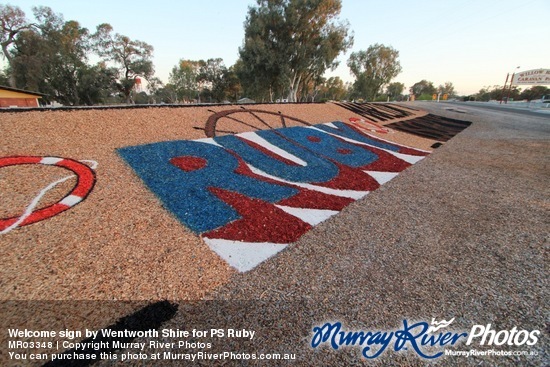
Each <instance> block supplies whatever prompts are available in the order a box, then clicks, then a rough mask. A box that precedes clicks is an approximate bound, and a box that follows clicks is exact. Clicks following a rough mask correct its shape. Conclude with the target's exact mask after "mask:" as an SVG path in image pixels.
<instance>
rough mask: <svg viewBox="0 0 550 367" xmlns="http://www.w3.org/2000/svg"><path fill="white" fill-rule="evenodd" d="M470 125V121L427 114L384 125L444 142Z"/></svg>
mask: <svg viewBox="0 0 550 367" xmlns="http://www.w3.org/2000/svg"><path fill="white" fill-rule="evenodd" d="M471 124H472V123H471V122H470V121H462V120H456V119H451V118H448V117H442V116H436V115H432V114H428V115H426V116H422V117H417V118H414V119H410V120H405V121H397V122H392V123H391V124H388V125H386V127H389V128H392V129H396V130H399V131H403V132H406V133H409V134H413V135H417V136H421V137H423V138H428V139H435V140H439V141H443V142H445V141H448V140H449V139H451V138H452V137H454V136H455V135H456V134H458V133H459V132H461V131H462V130H464V129H465V128H467V127H468V126H470V125H471Z"/></svg>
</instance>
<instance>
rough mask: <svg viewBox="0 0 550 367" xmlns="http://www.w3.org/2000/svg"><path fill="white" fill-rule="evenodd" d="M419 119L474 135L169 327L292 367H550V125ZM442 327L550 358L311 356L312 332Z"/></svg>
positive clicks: (474, 114)
mask: <svg viewBox="0 0 550 367" xmlns="http://www.w3.org/2000/svg"><path fill="white" fill-rule="evenodd" d="M419 105H421V106H422V107H423V108H426V109H428V110H430V111H431V112H432V113H435V114H439V115H443V116H447V117H451V118H457V119H468V120H471V121H474V124H473V125H472V126H471V127H469V128H468V129H467V130H465V131H464V132H462V133H461V134H459V135H458V136H457V137H455V138H454V139H452V140H451V141H449V142H448V143H445V145H444V146H443V147H441V148H439V149H437V150H436V151H435V152H434V153H432V155H430V156H429V157H428V158H427V159H425V160H423V161H422V162H420V163H418V164H416V165H415V166H414V167H411V168H410V169H407V170H406V171H405V172H403V173H402V174H401V175H399V177H397V178H396V179H394V180H392V181H391V182H390V183H388V184H386V185H384V186H383V187H382V188H380V189H379V190H377V191H375V192H374V193H372V194H370V195H369V196H368V197H366V198H365V199H362V200H359V201H357V202H355V203H353V204H352V205H350V206H348V207H347V208H345V209H344V210H343V211H342V212H341V213H340V214H339V215H338V216H336V217H335V218H333V219H331V220H329V221H326V222H324V223H322V224H320V225H318V226H317V227H315V228H314V229H313V230H312V231H310V232H309V233H307V234H306V235H305V236H303V237H302V238H301V239H300V240H299V241H298V242H297V243H296V244H294V245H292V246H291V247H290V248H288V249H287V250H285V251H284V252H283V253H281V254H279V255H278V256H277V257H275V258H274V259H271V260H270V261H267V262H265V263H263V264H261V265H260V266H258V268H256V269H254V270H252V271H250V272H248V273H246V274H239V275H236V276H234V277H232V279H231V281H230V282H229V283H228V284H226V285H224V286H223V287H222V288H220V289H218V290H217V291H216V292H214V293H212V294H210V295H209V297H208V298H209V299H211V301H207V302H202V303H199V304H196V305H193V304H180V311H179V312H178V314H177V315H176V316H175V317H174V318H173V319H172V320H170V321H169V322H168V323H166V324H165V325H164V326H163V327H169V328H184V327H186V328H192V327H194V326H196V325H199V326H203V327H204V328H205V329H206V328H207V327H223V326H220V325H226V327H234V328H237V329H239V328H247V329H252V330H256V332H257V334H258V337H257V339H255V340H254V341H253V342H246V343H244V342H239V341H231V340H230V341H226V340H224V341H223V342H220V341H218V340H217V339H215V338H214V339H212V340H209V341H211V342H212V343H213V345H215V346H219V349H218V350H242V351H245V350H249V351H255V352H280V353H292V352H294V353H296V354H297V359H298V361H297V362H293V363H288V365H300V366H352V365H376V366H423V365H437V366H546V365H548V363H549V359H548V354H547V353H548V332H549V331H548V319H549V316H550V315H549V312H548V311H549V309H548V303H549V301H550V298H549V293H548V289H549V284H548V260H549V257H548V254H549V252H548V249H549V247H548V228H550V227H549V224H550V223H549V220H548V218H549V217H548V209H549V201H548V199H549V195H548V194H549V189H548V188H549V187H550V186H549V183H550V182H549V181H550V180H549V176H548V172H549V169H548V168H549V167H548V164H549V155H548V141H549V139H550V120H548V117H524V116H520V115H514V114H507V113H489V112H484V111H477V110H472V111H470V112H468V113H467V114H457V113H452V112H448V111H446V110H444V109H443V107H442V106H440V105H436V104H419V103H415V106H419ZM432 317H434V318H436V319H438V320H440V319H446V320H449V319H451V318H453V317H454V318H456V319H455V322H454V324H453V326H452V328H453V330H458V331H461V330H462V331H469V330H470V329H471V327H472V326H473V325H475V324H482V325H486V324H489V323H490V324H492V327H493V329H495V330H510V329H512V328H513V327H514V326H517V328H518V330H521V329H525V330H540V331H541V334H540V338H539V342H538V343H537V344H536V346H533V347H525V348H521V347H513V346H512V347H509V346H505V347H494V346H493V347H492V348H493V349H497V350H498V349H502V350H522V349H525V350H528V351H535V352H538V356H535V357H502V356H500V357H495V356H493V357H489V356H483V357H468V358H466V357H450V356H449V357H441V358H439V359H438V360H436V361H435V362H434V363H432V364H430V363H428V362H427V360H424V359H421V358H419V357H418V356H417V355H416V354H415V353H413V352H403V351H401V352H396V353H392V352H387V353H385V354H384V355H383V356H381V357H379V358H378V359H376V360H372V361H368V362H366V361H365V360H363V359H361V356H360V349H359V348H343V349H340V350H338V351H334V350H332V349H329V348H328V347H322V348H318V349H315V350H313V349H312V348H310V347H309V344H310V342H311V336H312V332H311V330H312V328H313V327H314V326H315V325H322V324H323V323H324V322H327V321H333V322H334V321H341V322H342V323H343V325H345V326H346V328H347V330H395V329H397V328H399V327H402V322H403V321H402V320H403V319H408V320H410V321H413V320H424V321H427V322H430V320H431V319H432ZM229 325H230V326H229ZM220 344H221V346H220ZM471 348H472V346H470V347H467V346H465V345H464V344H459V345H457V346H454V347H452V348H451V349H457V350H469V349H471ZM476 348H477V349H479V350H488V349H491V347H487V346H485V347H480V346H479V345H477V346H476ZM150 351H151V352H155V351H156V352H159V351H161V350H160V349H151V350H150ZM165 364H166V365H176V364H175V363H174V362H172V363H170V362H166V363H165ZM210 364H211V363H204V364H200V363H199V365H210ZM136 365H138V364H136ZM220 365H223V363H220ZM228 365H248V364H247V363H244V362H242V363H238V362H235V363H234V364H231V363H229V364H228ZM250 365H255V364H254V363H250ZM258 365H286V364H284V363H281V362H280V361H279V362H278V363H276V364H273V363H265V364H262V363H258Z"/></svg>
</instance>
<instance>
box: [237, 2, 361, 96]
mask: <svg viewBox="0 0 550 367" xmlns="http://www.w3.org/2000/svg"><path fill="white" fill-rule="evenodd" d="M340 10H341V1H340V0H257V5H256V6H251V7H249V9H248V16H247V18H246V21H245V39H244V43H243V46H242V47H241V48H240V49H239V53H240V58H241V62H242V64H241V65H239V67H238V68H237V73H238V74H239V77H241V78H242V79H241V80H242V82H243V84H245V85H250V84H252V83H254V84H256V85H257V86H258V87H259V88H260V90H264V91H265V90H269V94H270V99H271V100H273V95H274V94H281V95H282V94H287V95H288V99H289V100H290V101H296V100H297V99H298V91H299V90H300V89H302V90H307V85H308V83H310V82H311V81H313V80H316V79H317V78H318V77H320V76H322V75H323V74H324V72H325V71H326V70H327V69H329V68H331V69H333V68H335V67H336V66H337V63H336V62H335V59H336V57H337V56H338V55H339V54H340V53H341V52H342V51H346V50H347V49H348V48H349V47H351V45H352V43H353V37H352V36H349V35H348V29H349V25H348V24H347V23H338V22H337V18H338V16H339V14H340ZM245 89H248V90H254V89H255V88H250V87H247V86H245ZM254 92H256V93H258V92H260V91H259V90H254Z"/></svg>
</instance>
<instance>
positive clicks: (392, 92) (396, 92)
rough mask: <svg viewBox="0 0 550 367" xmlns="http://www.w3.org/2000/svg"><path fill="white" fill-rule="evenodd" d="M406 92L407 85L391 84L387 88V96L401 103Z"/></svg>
mask: <svg viewBox="0 0 550 367" xmlns="http://www.w3.org/2000/svg"><path fill="white" fill-rule="evenodd" d="M404 90H405V84H403V83H399V82H394V83H390V84H388V86H387V87H386V95H389V97H390V99H391V100H398V101H399V100H401V99H402V98H401V97H402V95H403V91H404Z"/></svg>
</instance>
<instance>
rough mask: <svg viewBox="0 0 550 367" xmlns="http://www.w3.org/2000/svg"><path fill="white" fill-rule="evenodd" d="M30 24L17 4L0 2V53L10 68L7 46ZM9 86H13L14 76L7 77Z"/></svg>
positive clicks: (11, 61)
mask: <svg viewBox="0 0 550 367" xmlns="http://www.w3.org/2000/svg"><path fill="white" fill-rule="evenodd" d="M30 27H31V24H30V23H29V22H28V21H27V20H26V18H25V12H23V11H22V10H21V8H19V7H17V6H11V5H2V4H0V46H2V55H3V56H4V57H5V58H6V60H7V61H8V65H9V66H10V68H11V69H13V67H14V62H13V57H12V55H11V54H10V50H9V49H8V47H9V46H10V45H12V44H13V43H14V42H15V39H16V36H17V35H18V34H19V33H20V32H22V31H25V30H28V29H30ZM8 81H9V84H10V86H12V87H15V86H16V84H15V76H14V75H13V74H11V75H10V76H9V77H8Z"/></svg>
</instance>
